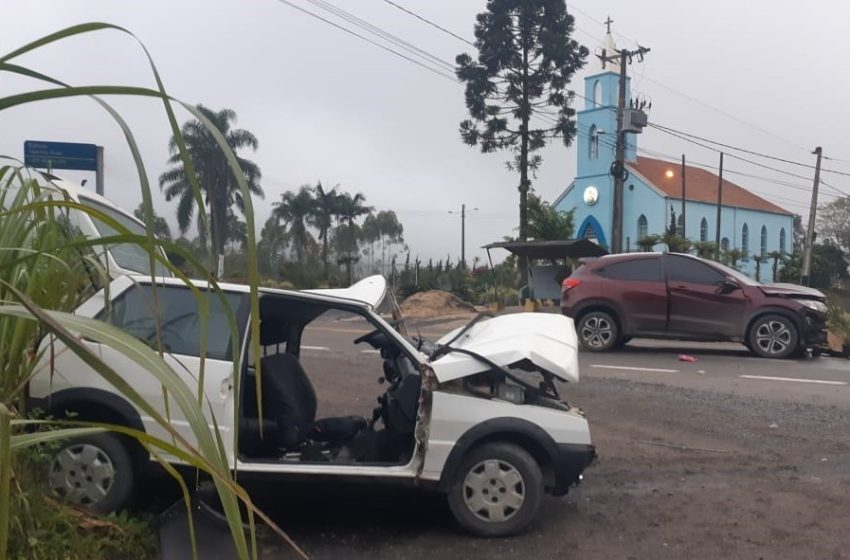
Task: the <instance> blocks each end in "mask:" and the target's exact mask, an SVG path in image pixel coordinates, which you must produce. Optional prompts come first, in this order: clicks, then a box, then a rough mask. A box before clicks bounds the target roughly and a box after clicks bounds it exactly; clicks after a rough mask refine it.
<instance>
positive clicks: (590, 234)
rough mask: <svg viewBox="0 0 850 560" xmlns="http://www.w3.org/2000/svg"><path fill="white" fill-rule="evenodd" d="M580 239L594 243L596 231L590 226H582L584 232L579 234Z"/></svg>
mask: <svg viewBox="0 0 850 560" xmlns="http://www.w3.org/2000/svg"><path fill="white" fill-rule="evenodd" d="M581 237H582V239H587V240H588V241H596V229H595V228H594V227H593V225H592V224H587V225H586V226H584V231H583V232H582V234H581Z"/></svg>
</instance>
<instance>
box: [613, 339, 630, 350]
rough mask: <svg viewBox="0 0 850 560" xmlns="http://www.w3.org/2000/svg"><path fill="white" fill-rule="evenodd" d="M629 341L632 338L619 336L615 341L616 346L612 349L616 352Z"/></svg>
mask: <svg viewBox="0 0 850 560" xmlns="http://www.w3.org/2000/svg"><path fill="white" fill-rule="evenodd" d="M631 339H632V337H630V336H621V337H620V338H618V339H617V344H615V345H614V348H616V349H617V350H620V349H622V348H623V347H625V345H626V344H628V343H629V341H630V340H631Z"/></svg>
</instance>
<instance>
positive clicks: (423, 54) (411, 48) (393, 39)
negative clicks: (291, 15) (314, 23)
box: [307, 0, 455, 72]
mask: <svg viewBox="0 0 850 560" xmlns="http://www.w3.org/2000/svg"><path fill="white" fill-rule="evenodd" d="M307 1H308V2H310V3H311V4H313V5H314V6H316V7H317V8H320V9H322V10H325V11H326V12H330V13H331V14H333V15H335V16H337V17H338V18H341V19H344V20H345V21H347V22H349V23H353V24H354V25H356V26H357V27H359V28H360V29H362V30H364V31H366V32H368V33H371V34H373V35H377V36H378V37H380V38H381V39H383V40H385V41H388V42H390V43H392V44H394V45H395V46H397V47H399V48H401V49H403V50H406V51H407V52H409V53H411V54H413V55H414V56H418V57H420V58H422V59H425V60H429V61H430V62H433V63H436V64H440V65H442V66H444V67H445V68H446V69H447V70H449V71H452V72H454V69H455V66H454V64H452V63H451V62H448V61H445V60H443V59H442V58H440V57H438V56H436V55H434V54H432V53H430V52H428V51H426V50H425V49H422V48H419V47H417V46H416V45H414V44H412V43H410V42H408V41H405V40H404V39H402V38H401V37H399V36H397V35H393V34H392V33H390V32H388V31H386V30H384V29H382V28H380V27H378V26H377V25H373V24H372V23H369V22H368V21H366V20H364V19H362V18H359V17H357V16H356V15H354V14H352V13H351V12H347V11H346V10H343V9H342V8H340V7H337V6H335V5H334V4H332V3H330V2H326V1H324V0H307Z"/></svg>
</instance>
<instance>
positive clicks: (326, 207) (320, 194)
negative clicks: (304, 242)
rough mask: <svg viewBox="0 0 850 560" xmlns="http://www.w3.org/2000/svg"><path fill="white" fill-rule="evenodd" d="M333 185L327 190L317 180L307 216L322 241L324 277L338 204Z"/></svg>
mask: <svg viewBox="0 0 850 560" xmlns="http://www.w3.org/2000/svg"><path fill="white" fill-rule="evenodd" d="M338 186H339V185H337V186H335V187H334V188H332V189H331V190H329V191H326V190H325V188H324V187H323V186H322V182H321V181H319V182H318V183H317V184H316V188H315V189H313V192H314V193H315V203H314V208H313V212H312V215H311V216H310V218H309V221H310V225H312V226H313V227H315V228H316V229H318V230H319V241H321V242H322V274H323V275H324V277H325V279H327V277H328V247H329V242H330V240H329V236H330V231H331V227H333V219H334V216H336V215H337V207H338V206H339V197H340V195H339V193H337V192H336V189H337V187H338Z"/></svg>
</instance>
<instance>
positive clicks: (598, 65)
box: [591, 16, 620, 73]
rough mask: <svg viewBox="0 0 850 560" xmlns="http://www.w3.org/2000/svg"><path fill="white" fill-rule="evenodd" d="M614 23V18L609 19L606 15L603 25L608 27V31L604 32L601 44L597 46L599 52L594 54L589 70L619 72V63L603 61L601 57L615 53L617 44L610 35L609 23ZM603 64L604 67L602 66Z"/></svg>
mask: <svg viewBox="0 0 850 560" xmlns="http://www.w3.org/2000/svg"><path fill="white" fill-rule="evenodd" d="M612 23H614V20H613V19H611V16H608V19H606V20H605V25H606V27H607V28H608V31H607V32H606V33H605V39H603V40H602V44H601V45H600V46H599V52H598V53H597V54H596V60H595V62H594V65H593V67H592V68H591V71H592V72H594V73H596V72H617V73H619V72H620V63H619V62H617V61H609V62H605V63H603V62H602V60H603V57H610V56H612V55H615V54H616V53H617V44H616V43H615V42H614V36H613V35H611V24H612ZM603 64H604V67H603Z"/></svg>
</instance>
